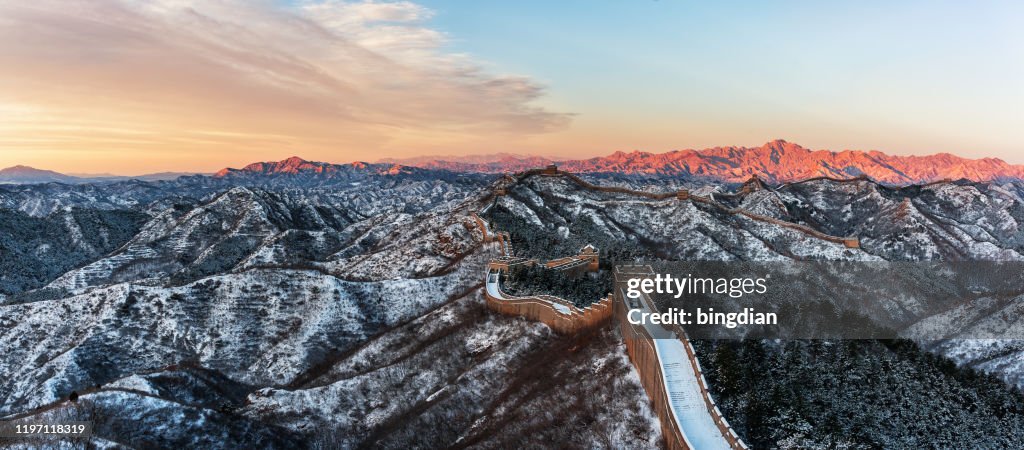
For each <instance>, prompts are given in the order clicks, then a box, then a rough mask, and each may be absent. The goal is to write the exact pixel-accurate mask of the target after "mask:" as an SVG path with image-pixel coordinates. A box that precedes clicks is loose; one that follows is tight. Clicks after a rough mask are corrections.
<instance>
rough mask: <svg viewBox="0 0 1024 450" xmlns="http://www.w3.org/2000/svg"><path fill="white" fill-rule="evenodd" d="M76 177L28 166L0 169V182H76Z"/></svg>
mask: <svg viewBox="0 0 1024 450" xmlns="http://www.w3.org/2000/svg"><path fill="white" fill-rule="evenodd" d="M78 180H79V179H78V178H76V177H72V176H69V175H64V174H62V173H57V172H54V171H52V170H42V169H36V168H34V167H29V166H14V167H8V168H6V169H0V183H18V184H20V183H26V184H27V183H52V182H57V183H76V182H78Z"/></svg>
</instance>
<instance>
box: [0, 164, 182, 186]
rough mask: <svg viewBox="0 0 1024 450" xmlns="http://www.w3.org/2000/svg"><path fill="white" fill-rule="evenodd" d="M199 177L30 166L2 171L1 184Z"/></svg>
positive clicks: (179, 173) (106, 181)
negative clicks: (65, 171) (79, 171)
mask: <svg viewBox="0 0 1024 450" xmlns="http://www.w3.org/2000/svg"><path fill="white" fill-rule="evenodd" d="M189 175H198V174H194V173H188V172H160V173H150V174H145V175H137V176H124V175H112V174H75V175H69V174H63V173H60V172H54V171H52V170H44V169H36V168H34V167H29V166H21V165H19V166H13V167H8V168H6V169H0V184H41V183H66V184H84V183H111V182H116V181H127V180H139V181H161V180H173V179H175V178H178V177H183V176H189Z"/></svg>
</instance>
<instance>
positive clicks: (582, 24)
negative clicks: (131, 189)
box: [0, 0, 1024, 174]
mask: <svg viewBox="0 0 1024 450" xmlns="http://www.w3.org/2000/svg"><path fill="white" fill-rule="evenodd" d="M1022 22H1024V3H1021V2H944V1H928V2H916V1H904V2H875V1H863V2H823V1H777V2H756V1H750V2H738V1H723V2H695V1H682V0H657V1H655V0H630V1H626V0H608V1H602V2H597V1H575V0H561V1H556V2H552V1H532V0H523V1H514V2H513V1H486V0H481V1H455V0H421V1H418V2H413V1H397V2H396V1H392V2H384V1H378V2H362V1H348V2H346V1H338V0H309V1H307V0H294V1H283V0H280V1H270V0H255V1H241V0H150V1H130V0H88V1H74V0H62V1H51V0H34V1H32V2H18V1H13V0H0V67H2V70H0V167H6V166H11V165H15V164H26V165H31V166H34V167H39V168H46V169H51V170H58V171H62V172H68V173H116V174H140V173H148V172H159V171H201V172H206V171H214V170H217V169H219V168H222V167H240V166H243V165H245V164H248V163H250V162H254V161H268V160H280V159H284V158H286V157H289V156H293V155H298V156H301V157H304V158H306V159H311V160H319V161H330V162H349V161H354V160H363V161H375V160H378V159H380V158H385V157H395V158H402V157H411V156H419V155H425V154H430V155H460V154H484V153H498V152H509V153H519V154H540V155H546V156H553V157H590V156H598V155H606V154H609V153H612V152H614V151H617V150H625V151H630V150H641V151H650V152H665V151H669V150H674V149H686V148H697V149H699V148H706V147H712V146H724V145H740V146H758V145H761V144H763V143H764V142H767V141H769V140H772V139H776V138H782V139H786V140H788V141H790V142H796V143H799V144H801V145H803V146H805V147H808V148H812V149H831V150H837V151H838V150H844V149H860V150H881V151H884V152H887V153H891V154H930V153H938V152H950V153H954V154H958V155H961V156H966V157H972V158H977V157H998V158H1002V159H1005V160H1007V161H1009V162H1012V163H1018V164H1024V145H1022V144H1024V111H1022V107H1021V105H1024V27H1020V26H1019V24H1020V23H1022Z"/></svg>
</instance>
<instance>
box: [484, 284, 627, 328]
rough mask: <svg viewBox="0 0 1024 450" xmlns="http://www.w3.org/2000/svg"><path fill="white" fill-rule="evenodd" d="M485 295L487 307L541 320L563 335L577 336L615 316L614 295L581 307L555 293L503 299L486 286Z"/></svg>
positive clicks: (508, 313)
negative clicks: (613, 309)
mask: <svg viewBox="0 0 1024 450" xmlns="http://www.w3.org/2000/svg"><path fill="white" fill-rule="evenodd" d="M484 294H485V296H486V299H487V307H488V308H490V309H491V310H493V311H495V312H497V313H499V314H504V315H509V316H522V317H525V318H527V319H530V320H533V321H537V322H541V323H543V324H545V325H547V326H548V327H551V329H552V330H554V331H555V332H556V333H559V334H566V335H574V334H578V333H581V332H583V331H588V330H592V329H595V328H598V327H601V326H603V325H604V324H605V323H606V322H607V321H608V320H610V319H611V317H612V296H611V295H610V294H609V295H608V297H605V298H604V299H602V300H601V301H598V302H595V303H592V304H590V306H587V307H584V308H578V307H576V306H575V305H573V304H572V303H571V302H569V301H567V300H564V299H561V298H558V297H555V296H551V295H537V296H531V297H509V296H507V295H504V294H502V296H501V298H496V297H494V296H492V295H491V294H490V293H489V292H487V290H486V289H485V290H484Z"/></svg>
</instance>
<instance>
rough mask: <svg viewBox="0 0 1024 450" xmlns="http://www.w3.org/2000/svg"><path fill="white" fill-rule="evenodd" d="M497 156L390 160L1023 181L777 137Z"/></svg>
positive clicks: (767, 176) (1009, 173)
mask: <svg viewBox="0 0 1024 450" xmlns="http://www.w3.org/2000/svg"><path fill="white" fill-rule="evenodd" d="M494 156H498V157H497V158H494V159H492V160H491V161H487V162H463V161H441V160H432V161H421V162H414V161H409V160H394V161H395V162H398V163H402V164H407V165H412V166H417V167H422V168H429V169H445V170H450V171H458V172H487V173H501V172H517V171H522V170H526V169H531V168H536V167H540V166H543V165H545V164H550V163H556V164H558V165H559V167H561V168H563V169H565V170H569V171H573V172H589V173H623V174H644V175H659V176H671V177H683V178H700V179H708V180H715V181H726V182H742V181H745V180H747V179H749V178H750V177H751V176H757V177H759V178H761V179H763V180H765V181H768V182H771V183H783V182H789V181H799V180H804V179H808V178H814V177H832V178H857V177H868V178H871V179H873V180H875V181H879V182H882V183H889V184H914V183H927V182H932V181H939V180H943V179H968V180H972V181H1008V180H1024V166H1021V165H1012V164H1008V163H1006V162H1005V161H1003V160H1001V159H998V158H982V159H967V158H962V157H959V156H955V155H951V154H949V153H939V154H935V155H927V156H895V155H888V154H885V153H882V152H879V151H859V150H845V151H841V152H833V151H828V150H816V151H815V150H809V149H806V148H804V147H801V146H800V145H798V144H794V143H791V142H786V141H784V140H781V139H778V140H774V141H771V142H768V143H766V144H764V145H762V146H760V147H714V148H709V149H704V150H676V151H671V152H667V153H647V152H638V151H633V152H630V153H626V152H621V151H620V152H615V153H612V154H611V155H608V156H604V157H597V158H590V159H582V160H551V159H547V158H541V157H525V158H516V157H512V156H502V155H494Z"/></svg>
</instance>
